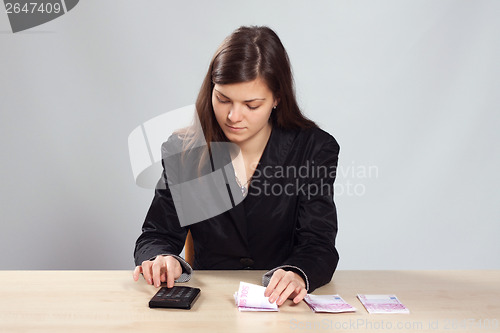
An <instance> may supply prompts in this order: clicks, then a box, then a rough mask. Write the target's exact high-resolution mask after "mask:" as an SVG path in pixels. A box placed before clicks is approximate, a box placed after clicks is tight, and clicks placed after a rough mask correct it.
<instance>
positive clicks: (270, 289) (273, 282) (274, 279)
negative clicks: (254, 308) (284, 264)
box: [264, 269, 285, 303]
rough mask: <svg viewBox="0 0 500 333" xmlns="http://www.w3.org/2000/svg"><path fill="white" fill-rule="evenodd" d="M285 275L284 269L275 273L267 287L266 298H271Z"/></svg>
mask: <svg viewBox="0 0 500 333" xmlns="http://www.w3.org/2000/svg"><path fill="white" fill-rule="evenodd" d="M283 275H285V271H284V270H282V269H278V270H276V271H275V272H274V273H273V275H272V276H271V280H269V284H268V285H267V288H266V290H265V291H264V296H266V297H269V296H271V294H272V292H273V290H274V288H276V286H277V285H278V283H279V282H280V281H281V278H282V277H283ZM271 303H272V302H271Z"/></svg>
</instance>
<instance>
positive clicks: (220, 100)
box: [217, 96, 229, 104]
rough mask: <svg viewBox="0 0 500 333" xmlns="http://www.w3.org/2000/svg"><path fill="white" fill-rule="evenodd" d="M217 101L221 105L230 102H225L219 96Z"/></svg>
mask: <svg viewBox="0 0 500 333" xmlns="http://www.w3.org/2000/svg"><path fill="white" fill-rule="evenodd" d="M217 100H218V101H219V103H222V104H225V103H229V101H228V100H225V99H224V100H223V99H221V98H220V97H219V96H217Z"/></svg>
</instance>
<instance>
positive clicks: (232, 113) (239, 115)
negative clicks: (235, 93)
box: [227, 104, 243, 123]
mask: <svg viewBox="0 0 500 333" xmlns="http://www.w3.org/2000/svg"><path fill="white" fill-rule="evenodd" d="M227 118H228V119H229V120H231V122H233V123H238V122H240V121H241V120H243V110H241V107H239V106H237V105H235V104H233V105H232V106H231V110H229V114H228V115H227Z"/></svg>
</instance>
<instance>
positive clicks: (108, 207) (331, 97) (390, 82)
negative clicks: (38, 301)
mask: <svg viewBox="0 0 500 333" xmlns="http://www.w3.org/2000/svg"><path fill="white" fill-rule="evenodd" d="M498 17H500V2H499V1H434V0H432V1H314V2H313V1H290V0H288V1H245V2H238V1H200V2H194V1H183V2H179V1H175V2H174V1H165V0H161V1H160V0H155V1H153V0H148V1H136V0H133V1H132V0H126V1H125V0H113V1H112V0H108V1H97V0H85V1H81V2H80V3H79V4H78V5H77V6H76V7H75V8H74V9H73V10H72V11H70V12H69V13H67V14H65V15H63V16H62V17H60V18H58V19H56V20H54V21H51V22H49V23H47V24H44V25H42V26H39V27H36V28H33V29H31V30H28V31H26V32H23V33H17V34H12V32H11V31H10V26H9V23H8V19H7V15H6V14H4V13H0V31H1V33H0V45H1V53H0V59H1V61H0V156H1V169H0V171H1V172H0V185H1V191H0V223H1V231H0V253H1V254H2V255H1V260H0V263H1V269H131V268H132V267H133V260H132V252H133V247H134V242H135V239H136V238H137V236H138V235H139V233H140V228H141V224H142V221H143V218H144V215H145V213H146V211H147V208H148V207H149V204H150V202H151V199H152V195H153V191H152V190H147V189H143V188H140V187H138V186H137V185H135V183H134V179H133V176H132V171H131V167H130V160H129V154H128V147H127V138H128V135H129V133H130V132H131V131H132V130H133V129H134V128H136V127H137V126H139V125H140V124H142V123H143V122H145V121H147V120H149V119H150V118H153V117H155V116H157V115H160V114H163V113H164V112H167V111H169V110H172V109H176V108H179V107H182V106H185V105H189V104H192V103H194V101H195V98H196V95H197V93H198V89H199V87H200V85H201V81H202V79H203V76H204V75H205V73H206V70H207V66H208V64H209V61H210V58H211V57H212V55H213V53H214V51H215V49H216V48H217V46H218V45H219V43H220V42H221V41H222V39H223V38H224V37H225V36H226V35H228V34H229V33H231V31H233V30H234V29H235V28H237V27H238V26H240V25H248V24H257V25H268V26H270V27H271V28H273V29H275V31H276V32H277V33H278V35H279V36H280V37H281V39H282V41H283V43H284V45H285V47H286V48H287V50H288V52H289V55H290V58H291V61H292V64H293V69H294V73H295V79H296V84H297V92H298V97H299V102H300V105H301V106H302V108H303V109H304V111H305V112H306V114H307V115H308V116H309V117H311V118H312V119H314V120H315V121H317V122H318V123H319V124H320V125H321V126H322V127H323V128H324V129H325V130H327V131H328V132H330V133H331V134H333V135H334V136H335V137H336V138H337V140H338V141H339V143H340V145H341V147H342V148H341V155H340V165H341V168H342V169H341V170H344V171H343V172H344V174H343V175H339V177H338V185H339V186H341V187H340V189H342V190H343V193H339V194H338V195H337V197H336V202H337V205H338V212H339V228H340V229H339V235H338V249H339V252H340V255H341V261H340V265H339V268H340V269H479V268H486V269H499V268H500V260H498V258H499V255H500V245H499V244H500V242H498V236H499V235H500V223H499V222H500V208H499V207H500V205H499V204H498V199H499V193H498V191H499V185H500V177H499V174H498V170H499V167H500V155H499V149H498V141H499V139H500V134H499V128H500V126H499V125H500V115H499V110H500V101H499V96H500V94H499V88H500V84H499V83H500V79H499V78H500V65H499V61H498V59H500V21H498ZM158 149H159V148H158ZM368 167H371V168H372V171H373V170H375V169H376V172H372V173H371V174H367V175H364V174H362V171H363V169H364V168H368ZM352 170H354V171H355V174H354V175H353V174H352V172H351V171H352ZM349 186H351V192H350V193H349V191H348V188H349ZM354 189H357V193H353V190H354Z"/></svg>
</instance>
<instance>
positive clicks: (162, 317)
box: [0, 270, 500, 333]
mask: <svg viewBox="0 0 500 333" xmlns="http://www.w3.org/2000/svg"><path fill="white" fill-rule="evenodd" d="M262 273H263V272H262V271H196V272H195V274H194V276H193V278H192V280H191V281H190V282H188V283H186V284H185V285H189V286H195V287H199V288H201V295H200V298H199V299H198V300H197V302H196V303H195V305H194V307H193V309H192V310H166V309H149V308H148V305H147V304H148V301H149V299H150V298H151V297H152V296H153V294H154V293H155V292H156V290H157V289H156V288H154V287H153V286H150V285H147V284H146V283H145V282H144V280H142V279H141V280H140V281H139V282H134V281H133V279H132V272H131V271H0V332H91V333H93V332H148V333H149V332H179V333H180V332H315V331H321V332H382V331H383V332H500V326H499V325H500V323H499V321H500V271H498V270H494V271H338V272H336V273H335V275H334V279H333V281H332V282H331V283H330V284H328V285H326V286H324V287H322V288H320V289H318V290H316V291H315V292H314V294H318V295H320V294H340V296H342V297H343V298H344V299H345V300H346V301H347V302H348V303H350V304H351V305H353V306H354V307H356V308H357V309H358V311H357V312H355V313H346V314H318V313H313V312H312V311H311V310H310V309H309V308H308V307H307V305H306V304H305V303H304V302H301V303H300V304H298V305H295V306H294V305H292V303H291V301H287V302H286V303H285V304H284V305H283V306H281V307H280V312H239V311H238V310H237V308H236V306H235V305H234V300H233V293H234V292H235V291H236V290H237V289H238V285H239V282H240V281H246V282H250V283H255V284H260V281H261V275H262ZM358 293H365V294H396V295H397V296H398V298H399V299H400V300H401V302H402V303H404V304H405V305H406V306H407V307H408V308H409V309H410V314H392V315H374V314H372V315H370V314H368V313H367V312H366V310H365V309H364V308H363V306H362V305H361V303H360V302H359V301H358V300H357V299H356V294H358Z"/></svg>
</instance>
